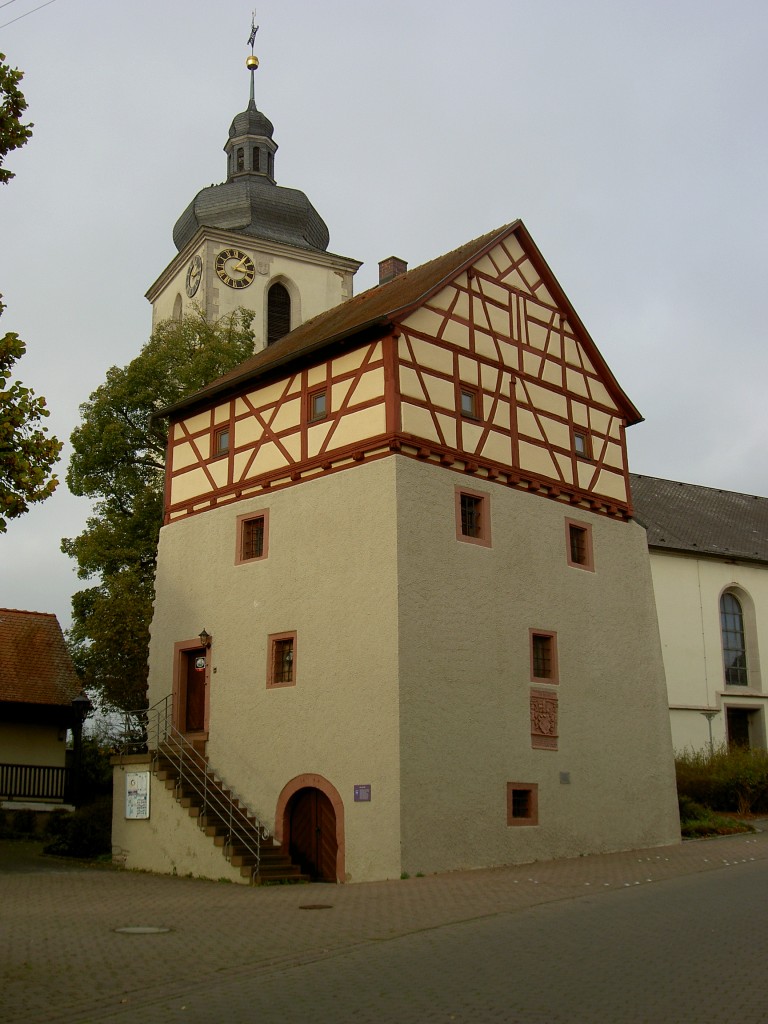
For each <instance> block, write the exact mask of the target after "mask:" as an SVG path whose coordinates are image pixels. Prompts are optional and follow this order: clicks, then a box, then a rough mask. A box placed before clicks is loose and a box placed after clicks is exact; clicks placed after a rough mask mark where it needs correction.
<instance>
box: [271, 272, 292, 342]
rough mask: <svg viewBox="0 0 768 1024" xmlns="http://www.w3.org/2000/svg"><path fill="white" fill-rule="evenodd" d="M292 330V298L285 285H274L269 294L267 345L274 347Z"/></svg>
mask: <svg viewBox="0 0 768 1024" xmlns="http://www.w3.org/2000/svg"><path fill="white" fill-rule="evenodd" d="M290 329H291V296H290V295H289V294H288V289H287V288H286V287H285V285H283V284H280V283H279V282H278V283H276V284H273V285H272V287H271V288H270V289H269V292H268V294H267V344H268V345H272V344H274V342H276V341H278V339H280V338H282V337H283V336H284V335H286V334H288V332H289V331H290Z"/></svg>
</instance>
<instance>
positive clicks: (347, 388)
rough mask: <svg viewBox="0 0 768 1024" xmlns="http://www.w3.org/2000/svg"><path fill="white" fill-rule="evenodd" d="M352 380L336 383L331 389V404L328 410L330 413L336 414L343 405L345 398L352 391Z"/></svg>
mask: <svg viewBox="0 0 768 1024" xmlns="http://www.w3.org/2000/svg"><path fill="white" fill-rule="evenodd" d="M352 385H353V378H351V377H347V379H346V380H340V381H336V383H335V384H333V385H332V387H331V404H330V408H331V411H332V412H338V410H339V409H340V408H341V407H342V405H343V404H344V401H345V400H346V398H347V396H348V395H349V394H350V392H351V391H352Z"/></svg>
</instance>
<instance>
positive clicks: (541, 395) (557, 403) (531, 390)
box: [526, 381, 568, 417]
mask: <svg viewBox="0 0 768 1024" xmlns="http://www.w3.org/2000/svg"><path fill="white" fill-rule="evenodd" d="M526 391H527V394H528V399H529V401H530V403H531V405H532V406H533V407H534V408H535V409H539V410H541V411H542V412H551V413H554V415H555V416H563V417H566V416H567V414H568V402H567V401H566V398H565V396H564V395H562V394H560V392H559V391H553V390H552V389H551V388H543V387H539V385H538V384H534V383H533V382H532V381H531V382H529V383H528V384H527V385H526Z"/></svg>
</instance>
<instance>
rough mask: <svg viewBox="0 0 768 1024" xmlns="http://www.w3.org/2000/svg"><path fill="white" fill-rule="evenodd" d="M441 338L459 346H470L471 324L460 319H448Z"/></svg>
mask: <svg viewBox="0 0 768 1024" xmlns="http://www.w3.org/2000/svg"><path fill="white" fill-rule="evenodd" d="M441 340H442V341H444V342H446V343H447V344H449V345H455V346H456V347H457V348H469V325H468V324H465V323H462V322H461V321H459V320H447V321H446V323H445V330H444V331H443V333H442V336H441Z"/></svg>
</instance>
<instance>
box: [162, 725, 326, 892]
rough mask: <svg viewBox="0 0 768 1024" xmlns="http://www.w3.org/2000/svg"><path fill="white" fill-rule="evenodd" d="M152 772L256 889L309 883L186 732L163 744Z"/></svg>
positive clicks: (171, 737) (169, 736) (167, 739)
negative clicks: (270, 885) (269, 885)
mask: <svg viewBox="0 0 768 1024" xmlns="http://www.w3.org/2000/svg"><path fill="white" fill-rule="evenodd" d="M153 771H154V773H155V775H156V777H157V779H158V780H159V781H161V782H164V783H165V788H166V789H168V790H170V791H171V792H172V793H173V796H174V797H175V798H176V800H177V801H178V802H179V804H180V805H181V806H182V807H185V808H186V809H187V811H188V812H189V815H190V817H191V818H194V819H195V820H196V822H197V825H198V827H199V828H200V829H201V830H202V831H203V832H204V833H205V835H206V836H208V837H209V838H210V839H211V840H212V842H213V844H214V845H215V846H218V847H220V848H221V852H222V854H223V855H224V856H225V857H226V858H227V860H228V861H229V862H230V863H231V864H232V866H233V867H235V868H239V869H240V874H241V875H242V877H243V878H248V879H249V880H250V881H251V883H253V884H256V885H265V884H286V883H291V882H308V881H309V880H310V879H309V876H308V875H304V874H302V873H301V868H300V867H298V866H297V865H296V864H294V863H293V862H292V861H291V858H290V856H289V855H288V853H287V852H286V851H284V850H283V849H282V847H280V846H279V845H277V844H276V843H275V840H274V839H273V837H272V836H271V835H269V833H268V831H267V829H266V828H265V826H263V825H262V824H261V823H260V822H259V821H258V820H257V818H256V817H254V815H252V814H251V813H250V811H249V810H248V808H247V807H244V806H242V805H241V803H240V801H239V800H237V799H236V798H235V797H234V796H233V795H232V793H231V792H230V791H229V790H228V789H227V788H226V787H225V785H224V783H223V782H222V780H221V779H219V778H218V777H217V776H216V774H215V773H214V772H213V771H212V769H211V767H210V765H209V763H208V759H207V757H206V756H205V754H203V753H202V752H201V751H200V750H197V749H195V748H194V747H193V746H192V745H191V744H189V743H188V742H187V741H186V740H185V738H184V737H183V736H181V734H178V733H174V732H171V733H170V734H169V735H166V737H165V739H164V740H163V741H162V742H161V743H159V744H158V746H157V749H156V751H155V755H154V760H153Z"/></svg>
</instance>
